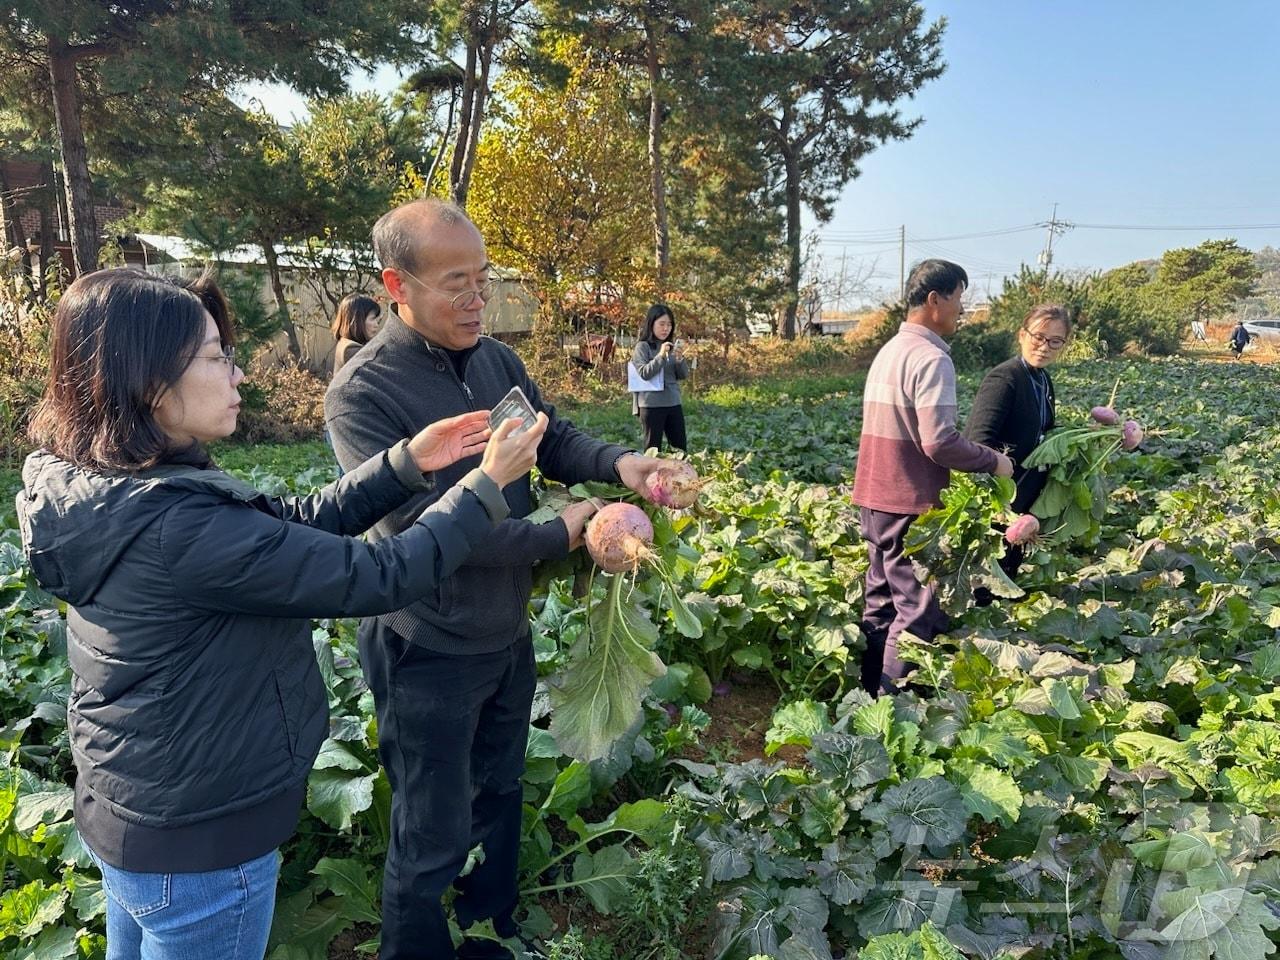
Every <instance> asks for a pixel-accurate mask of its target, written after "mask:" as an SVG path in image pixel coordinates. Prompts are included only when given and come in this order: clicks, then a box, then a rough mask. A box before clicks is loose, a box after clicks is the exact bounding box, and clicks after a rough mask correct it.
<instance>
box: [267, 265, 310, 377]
mask: <svg viewBox="0 0 1280 960" xmlns="http://www.w3.org/2000/svg"><path fill="white" fill-rule="evenodd" d="M261 246H262V255H263V256H264V257H265V258H266V260H267V273H268V275H269V276H270V277H271V296H272V298H273V299H274V300H275V303H276V317H277V318H278V319H279V321H280V329H281V330H283V331H284V335H285V337H286V338H287V339H288V341H289V353H291V354H292V355H293V359H295V360H298V361H301V360H302V347H301V346H300V345H299V343H298V330H297V328H296V327H294V325H293V318H292V317H291V316H290V315H289V301H288V300H286V299H285V296H284V283H282V282H281V280H280V261H279V260H277V259H276V248H275V245H274V244H273V243H271V242H270V241H268V240H264V241H262V243H261Z"/></svg>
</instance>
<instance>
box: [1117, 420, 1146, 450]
mask: <svg viewBox="0 0 1280 960" xmlns="http://www.w3.org/2000/svg"><path fill="white" fill-rule="evenodd" d="M1143 436H1144V434H1143V431H1142V424H1140V423H1139V422H1138V421H1137V420H1126V421H1125V422H1124V426H1123V427H1121V428H1120V443H1121V445H1122V446H1123V447H1124V448H1125V449H1126V450H1136V449H1137V447H1138V444H1140V443H1141V442H1142V438H1143Z"/></svg>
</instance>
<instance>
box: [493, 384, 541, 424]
mask: <svg viewBox="0 0 1280 960" xmlns="http://www.w3.org/2000/svg"><path fill="white" fill-rule="evenodd" d="M512 417H517V418H519V420H520V426H518V427H516V429H515V430H513V431H512V434H511V435H512V436H515V435H516V434H517V433H524V432H525V431H526V430H528V429H530V428H531V427H533V426H534V424H536V423H537V422H538V414H537V412H536V411H535V410H534V409H533V404H531V403H530V402H529V398H528V397H526V396H525V395H524V391H523V390H521V389H520V388H519V387H512V388H511V389H510V390H509V391H507V395H506V396H505V397H503V398H502V399H501V400H499V401H498V402H497V403H495V404H494V405H493V409H492V410H491V411H489V429H491V430H497V429H498V428H499V427H500V426H502V424H503V423H505V422H506V421H507V420H510V419H511V418H512Z"/></svg>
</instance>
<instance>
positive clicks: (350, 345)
mask: <svg viewBox="0 0 1280 960" xmlns="http://www.w3.org/2000/svg"><path fill="white" fill-rule="evenodd" d="M381 328H382V307H380V306H378V301H377V300H374V299H373V298H372V297H366V296H364V294H360V293H352V294H348V295H347V296H345V297H343V298H342V302H341V303H340V304H338V311H337V313H335V314H334V315H333V323H332V324H330V325H329V329H330V330H332V331H333V338H334V340H336V341H337V344H336V345H335V346H334V348H333V372H334V374H335V375H336V374H337V372H338V371H339V370H341V369H342V367H343V364H345V363H346V362H347V361H348V360H350V359H351V358H352V357H354V356H355V355H356V351H357V350H359V349H360V348H361V347H363V346H364V345H365V344H366V343H368V342H369V341H370V340H372V339H373V337H374V334H376V333H377V332H378V331H379V330H380V329H381Z"/></svg>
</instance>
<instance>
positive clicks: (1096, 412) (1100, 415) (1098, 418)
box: [1089, 407, 1120, 427]
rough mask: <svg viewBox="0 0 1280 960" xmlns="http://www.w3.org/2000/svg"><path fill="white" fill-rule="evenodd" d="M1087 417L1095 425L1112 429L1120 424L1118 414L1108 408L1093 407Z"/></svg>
mask: <svg viewBox="0 0 1280 960" xmlns="http://www.w3.org/2000/svg"><path fill="white" fill-rule="evenodd" d="M1089 416H1091V417H1093V420H1094V422H1095V423H1100V424H1102V425H1103V426H1104V427H1114V426H1115V425H1116V424H1117V423H1119V422H1120V414H1118V413H1116V412H1115V411H1114V410H1112V409H1111V408H1110V407H1094V408H1093V409H1092V410H1090V411H1089Z"/></svg>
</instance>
